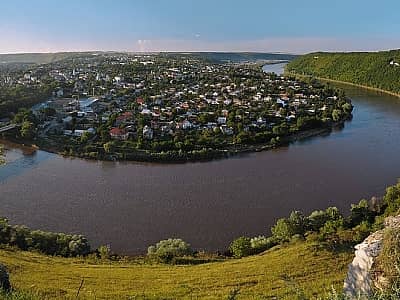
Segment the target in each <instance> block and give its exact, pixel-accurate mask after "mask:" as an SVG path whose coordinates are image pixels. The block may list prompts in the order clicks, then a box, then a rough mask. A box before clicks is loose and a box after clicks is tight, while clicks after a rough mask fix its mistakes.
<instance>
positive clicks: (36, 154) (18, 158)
mask: <svg viewBox="0 0 400 300" xmlns="http://www.w3.org/2000/svg"><path fill="white" fill-rule="evenodd" d="M0 144H1V145H2V146H3V149H4V153H5V162H6V164H5V165H3V166H0V182H2V181H4V180H6V179H7V178H9V177H10V176H16V175H20V174H22V173H23V172H25V171H27V170H29V169H31V168H32V167H34V166H36V165H39V164H40V163H41V162H42V161H44V160H46V159H49V158H50V157H52V156H53V154H50V153H47V152H43V151H36V149H34V148H32V147H26V146H21V145H17V144H14V143H10V142H8V141H4V140H0Z"/></svg>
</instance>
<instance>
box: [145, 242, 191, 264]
mask: <svg viewBox="0 0 400 300" xmlns="http://www.w3.org/2000/svg"><path fill="white" fill-rule="evenodd" d="M192 254H193V251H192V249H191V248H190V245H189V244H188V243H186V242H185V241H183V240H181V239H168V240H163V241H160V242H158V243H157V244H156V245H155V246H150V247H149V248H148V249H147V255H148V256H150V257H156V258H158V259H159V260H161V261H162V262H167V263H169V262H171V261H172V259H173V258H176V257H182V256H187V255H192Z"/></svg>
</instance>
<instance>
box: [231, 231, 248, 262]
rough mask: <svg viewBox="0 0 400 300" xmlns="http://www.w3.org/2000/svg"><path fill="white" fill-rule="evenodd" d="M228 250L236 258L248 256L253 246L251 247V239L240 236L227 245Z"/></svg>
mask: <svg viewBox="0 0 400 300" xmlns="http://www.w3.org/2000/svg"><path fill="white" fill-rule="evenodd" d="M229 250H230V251H231V252H232V254H233V256H234V257H236V258H241V257H244V256H249V255H251V254H252V253H253V248H252V247H251V239H250V238H248V237H245V236H241V237H239V238H237V239H236V240H234V241H233V242H232V243H231V245H230V246H229Z"/></svg>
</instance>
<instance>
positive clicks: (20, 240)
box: [0, 219, 90, 257]
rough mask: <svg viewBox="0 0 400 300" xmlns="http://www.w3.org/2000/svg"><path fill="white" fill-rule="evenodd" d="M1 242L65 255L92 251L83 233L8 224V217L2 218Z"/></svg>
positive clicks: (0, 225) (21, 247)
mask: <svg viewBox="0 0 400 300" xmlns="http://www.w3.org/2000/svg"><path fill="white" fill-rule="evenodd" d="M0 244H3V245H8V246H14V247H18V248H19V249H21V250H36V251H40V252H42V253H44V254H48V255H61V256H65V257H68V256H81V255H87V254H89V252H90V245H89V242H88V240H87V239H86V238H85V237H84V236H82V235H69V234H64V233H52V232H46V231H41V230H31V229H29V228H28V227H25V226H21V225H15V226H12V225H10V224H8V220H7V219H0Z"/></svg>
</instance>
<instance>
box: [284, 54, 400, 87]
mask: <svg viewBox="0 0 400 300" xmlns="http://www.w3.org/2000/svg"><path fill="white" fill-rule="evenodd" d="M390 62H392V64H390ZM396 63H398V64H400V50H392V51H382V52H368V53H367V52H363V53H360V52H354V53H323V52H317V53H311V54H307V55H303V56H299V57H297V58H296V59H294V60H293V61H291V62H290V63H289V64H288V65H287V69H286V70H287V71H288V72H292V73H297V74H301V75H312V76H315V77H322V78H327V79H332V80H339V81H344V82H349V83H354V84H358V85H364V86H368V87H372V88H377V89H382V90H386V91H390V92H392V93H396V94H400V80H399V78H400V65H396Z"/></svg>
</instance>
